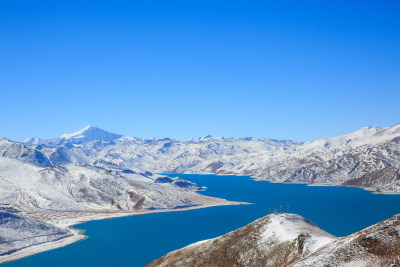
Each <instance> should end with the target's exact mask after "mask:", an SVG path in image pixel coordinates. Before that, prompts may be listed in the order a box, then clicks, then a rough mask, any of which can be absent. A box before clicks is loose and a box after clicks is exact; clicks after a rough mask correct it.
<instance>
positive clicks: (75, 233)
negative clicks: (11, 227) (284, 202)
mask: <svg viewBox="0 0 400 267" xmlns="http://www.w3.org/2000/svg"><path fill="white" fill-rule="evenodd" d="M247 204H252V203H247V202H238V201H229V200H226V199H218V198H217V199H216V200H214V203H209V204H200V205H197V206H191V207H186V208H181V209H165V210H146V211H139V212H138V211H134V212H118V211H116V212H114V211H111V212H110V211H102V212H101V211H99V212H98V213H96V212H95V213H94V214H91V215H87V216H81V217H76V218H64V219H61V220H60V221H58V222H48V221H46V222H48V223H50V224H52V225H55V226H57V227H60V228H64V229H67V230H68V231H70V232H71V234H72V235H71V236H68V237H65V238H62V239H60V240H57V241H52V242H46V243H42V244H37V245H33V246H30V247H26V248H23V249H20V250H18V251H16V252H14V253H11V254H9V255H4V256H0V264H2V263H6V262H11V261H16V260H19V259H23V258H26V257H29V256H32V255H35V254H38V253H42V252H46V251H50V250H54V249H58V248H62V247H65V246H68V245H70V244H73V243H75V242H78V241H81V240H84V239H86V238H88V236H86V235H84V233H85V230H84V229H79V228H75V226H76V225H79V224H83V223H86V222H89V221H97V220H106V219H113V218H120V217H130V216H139V215H145V214H152V213H163V212H177V211H188V210H195V209H202V208H210V207H217V206H230V205H247ZM29 215H30V214H26V215H25V216H26V217H30V218H32V217H31V216H29ZM33 218H35V217H33ZM35 219H36V218H35Z"/></svg>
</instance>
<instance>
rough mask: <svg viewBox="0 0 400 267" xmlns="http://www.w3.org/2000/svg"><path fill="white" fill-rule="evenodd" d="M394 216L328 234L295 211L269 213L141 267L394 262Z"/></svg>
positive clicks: (397, 237)
mask: <svg viewBox="0 0 400 267" xmlns="http://www.w3.org/2000/svg"><path fill="white" fill-rule="evenodd" d="M399 264H400V215H395V216H393V217H392V218H389V219H387V220H385V221H383V222H380V223H378V224H375V225H372V226H370V227H368V228H366V229H363V230H361V231H358V232H356V233H354V234H351V235H349V236H345V237H334V236H332V235H330V234H328V233H327V232H325V231H324V230H322V229H321V228H320V227H319V226H317V225H316V224H314V223H312V222H310V221H308V220H307V219H305V218H304V217H302V216H300V215H296V214H287V213H285V214H270V215H268V216H265V217H263V218H261V219H258V220H256V221H254V222H252V223H250V224H248V225H246V226H245V227H242V228H240V229H237V230H235V231H232V232H230V233H227V234H225V235H223V236H220V237H216V238H213V239H209V240H205V241H200V242H196V243H194V244H191V245H189V246H187V247H184V248H181V249H178V250H176V251H173V252H170V253H168V254H167V255H165V256H163V257H161V258H159V259H157V260H155V261H153V262H152V263H150V264H148V265H147V267H153V266H161V267H162V266H168V267H189V266H190V267H196V266H199V267H200V266H219V267H225V266H226V267H230V266H292V267H294V266H296V267H304V266H307V267H314V266H349V267H350V266H382V267H383V266H398V265H399Z"/></svg>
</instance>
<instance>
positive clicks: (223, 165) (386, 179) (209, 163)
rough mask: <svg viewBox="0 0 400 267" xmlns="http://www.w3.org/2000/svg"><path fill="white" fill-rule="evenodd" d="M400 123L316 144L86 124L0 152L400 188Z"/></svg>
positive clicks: (41, 160)
mask: <svg viewBox="0 0 400 267" xmlns="http://www.w3.org/2000/svg"><path fill="white" fill-rule="evenodd" d="M399 143H400V124H397V125H394V126H393V127H388V128H383V127H364V128H361V129H360V130H358V131H356V132H353V133H350V134H347V135H343V136H337V137H331V138H323V139H319V140H316V141H313V142H300V141H290V140H274V139H266V138H265V139H256V138H224V137H213V136H207V137H203V138H190V139H187V140H173V139H168V138H165V139H158V138H152V139H141V138H135V137H129V136H122V135H118V134H113V133H109V132H107V131H104V130H101V129H99V128H96V127H93V126H90V125H89V126H87V127H85V128H84V129H82V130H80V131H78V132H76V133H74V134H64V135H62V136H60V137H59V138H53V139H40V138H29V139H27V140H25V141H24V142H22V143H17V142H12V141H9V140H2V141H1V142H0V155H3V157H9V158H17V159H19V160H23V161H25V162H29V163H32V164H35V165H38V166H52V165H66V164H82V163H85V164H90V165H94V166H98V167H104V168H109V167H112V168H113V167H117V168H127V169H132V170H135V171H138V172H146V171H147V172H153V173H166V172H170V173H213V174H237V175H249V176H252V177H254V178H256V179H259V180H268V181H274V182H281V183H307V184H318V185H341V186H356V187H363V188H365V189H368V190H373V191H376V192H380V193H400V179H399V178H400V169H399V166H400V145H399Z"/></svg>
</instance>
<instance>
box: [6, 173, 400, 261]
mask: <svg viewBox="0 0 400 267" xmlns="http://www.w3.org/2000/svg"><path fill="white" fill-rule="evenodd" d="M170 176H178V175H170ZM179 176H180V177H182V178H184V179H187V180H190V181H193V182H197V183H200V184H202V185H204V186H207V187H208V189H207V190H206V191H205V192H203V193H204V194H205V195H210V196H215V197H221V198H225V199H228V200H235V201H244V202H250V203H254V204H252V205H239V206H221V207H211V208H204V209H197V210H190V211H180V212H168V213H156V214H147V215H141V216H132V217H123V218H115V219H108V220H100V221H92V222H87V223H83V224H80V225H77V226H76V228H79V229H85V230H86V232H85V234H86V235H88V236H89V238H87V239H85V240H83V241H79V242H77V243H74V244H71V245H69V246H67V247H64V248H60V249H56V250H52V251H48V252H44V253H40V254H36V255H34V256H31V257H27V258H24V259H21V260H18V261H14V262H11V263H6V264H5V265H4V266H7V267H9V266H10V267H13V266H15V267H16V266H30V267H32V266H88V265H90V266H144V265H145V264H147V263H149V262H151V261H152V260H154V259H156V258H159V257H161V256H163V255H164V254H166V253H168V252H170V251H172V250H175V249H178V248H181V247H183V246H186V245H188V244H191V243H194V242H197V241H200V240H204V239H208V238H213V237H216V236H220V235H222V234H224V233H227V232H229V231H232V230H234V229H237V228H239V227H242V226H244V225H246V224H248V223H250V222H252V221H253V220H255V219H257V218H260V217H262V216H265V215H267V214H268V213H269V208H271V209H272V211H273V210H274V209H276V210H279V209H280V206H282V210H283V211H285V212H286V211H289V212H292V213H298V214H301V215H303V216H304V217H306V218H307V219H309V220H311V221H313V222H315V223H317V224H319V225H320V226H322V227H323V228H324V229H325V230H326V231H328V232H330V233H331V234H333V235H336V236H344V235H348V234H350V233H353V232H355V231H357V230H360V229H363V228H365V227H367V226H370V225H372V224H374V223H377V222H379V221H382V220H384V219H386V218H389V217H391V216H393V215H394V214H396V213H400V195H378V194H372V193H371V192H368V191H365V190H363V189H359V188H346V187H327V186H324V187H316V186H306V185H296V184H273V183H269V182H259V181H254V180H251V179H250V178H249V177H246V176H218V175H196V174H179Z"/></svg>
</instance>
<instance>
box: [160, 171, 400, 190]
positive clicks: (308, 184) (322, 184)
mask: <svg viewBox="0 0 400 267" xmlns="http://www.w3.org/2000/svg"><path fill="white" fill-rule="evenodd" d="M164 174H165V175H167V174H174V175H175V174H176V175H179V174H197V175H221V176H238V177H244V176H247V177H249V178H250V179H251V180H253V181H256V182H269V183H273V184H304V185H306V186H336V187H350V188H360V189H363V190H365V191H370V192H371V194H377V195H400V192H385V191H377V190H379V189H374V188H371V187H362V186H352V185H343V184H325V183H306V182H298V183H286V182H278V181H271V180H267V179H262V178H257V177H255V176H253V175H248V174H235V173H210V172H207V173H206V172H204V173H164Z"/></svg>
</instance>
